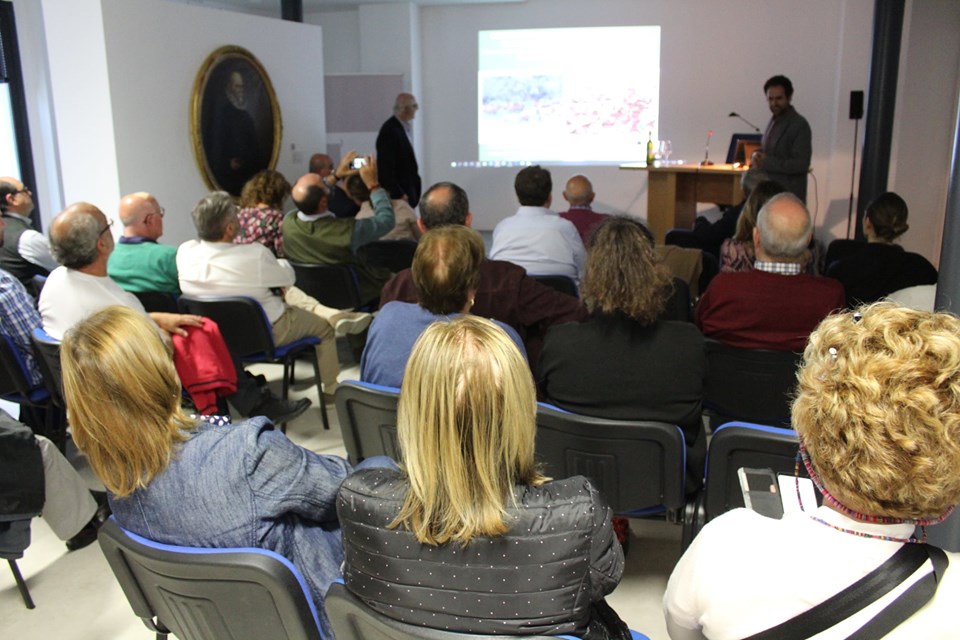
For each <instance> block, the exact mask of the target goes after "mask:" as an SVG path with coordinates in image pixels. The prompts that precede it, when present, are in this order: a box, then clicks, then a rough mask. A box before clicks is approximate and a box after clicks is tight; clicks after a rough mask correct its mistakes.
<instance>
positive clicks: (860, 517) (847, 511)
mask: <svg viewBox="0 0 960 640" xmlns="http://www.w3.org/2000/svg"><path fill="white" fill-rule="evenodd" d="M801 460H802V461H803V466H804V467H806V470H807V474H808V475H809V476H810V479H811V480H812V481H813V484H814V486H816V488H817V491H819V492H820V494H821V495H822V496H823V501H824V502H826V503H827V504H828V505H830V506H831V507H832V508H834V509H835V510H837V511H839V512H840V513H842V514H844V515H846V516H847V517H849V518H851V519H853V520H857V521H859V522H867V523H870V524H912V525H915V526H919V527H920V530H921V532H922V535H921V537H920V539H919V540H918V539H917V538H916V536H910V537H909V538H899V537H896V536H886V535H878V534H874V533H864V532H863V531H857V530H855V529H846V528H844V527H840V526H837V525H835V524H833V523H831V522H827V521H826V520H824V519H823V518H818V517H817V516H814V515H810V514H808V515H810V519H811V520H814V521H815V522H819V523H820V524H824V525H827V526H828V527H830V528H831V529H836V530H837V531H842V532H843V533H849V534H851V535H854V536H859V537H861V538H873V539H876V540H886V541H888V542H900V543H903V544H907V543H925V542H926V541H927V525H929V524H937V523H938V522H943V521H944V520H945V519H946V518H947V517H948V516H949V515H950V514H951V513H953V507H951V508H950V509H948V510H947V512H946V513H944V514H943V515H942V516H940V517H939V518H923V519H917V520H906V519H902V518H891V517H888V516H868V515H864V514H862V513H859V512H858V511H854V510H853V509H851V508H849V507H847V506H846V505H844V504H843V503H841V502H840V501H839V500H837V499H836V498H835V497H834V496H833V495H832V494H831V493H830V492H829V491H828V490H827V489H826V487H824V486H823V483H822V482H821V481H820V476H819V475H817V472H816V471H815V470H814V468H813V463H812V462H811V461H810V455H809V454H808V453H807V448H806V447H805V446H804V444H803V441H802V440H801V441H800V449H799V451H797V459H796V462H795V463H794V469H793V475H794V478H795V485H796V489H797V501H798V502H799V503H800V508H801V510H802V509H803V502H802V501H801V500H800V462H801Z"/></svg>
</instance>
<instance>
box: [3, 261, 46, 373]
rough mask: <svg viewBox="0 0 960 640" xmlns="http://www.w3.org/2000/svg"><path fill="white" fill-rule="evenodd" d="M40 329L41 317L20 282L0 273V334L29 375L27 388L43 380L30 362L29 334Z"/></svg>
mask: <svg viewBox="0 0 960 640" xmlns="http://www.w3.org/2000/svg"><path fill="white" fill-rule="evenodd" d="M40 326H41V322H40V313H39V312H37V310H36V308H35V307H34V303H33V298H31V297H30V294H29V293H27V290H26V289H25V288H24V286H23V285H22V284H20V281H19V280H17V279H16V278H14V277H13V276H11V275H10V274H9V273H7V272H6V271H3V270H0V333H3V334H4V335H5V336H7V337H9V338H10V339H11V340H12V341H13V343H14V344H15V345H16V348H17V351H18V352H19V353H20V357H21V358H23V360H24V361H25V363H26V365H27V371H28V372H29V375H28V378H29V379H30V384H31V385H33V386H39V385H40V384H41V383H42V382H43V376H42V375H41V374H40V369H39V368H38V367H37V363H36V361H35V360H34V359H33V345H32V344H31V343H30V334H32V333H33V330H34V329H38V328H40Z"/></svg>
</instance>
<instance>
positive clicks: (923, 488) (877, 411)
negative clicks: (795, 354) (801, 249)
mask: <svg viewBox="0 0 960 640" xmlns="http://www.w3.org/2000/svg"><path fill="white" fill-rule="evenodd" d="M803 360H804V362H803V366H802V368H801V370H800V372H799V373H798V375H797V379H798V384H797V397H796V400H795V401H794V403H793V412H792V415H793V425H794V427H795V428H796V431H797V435H798V436H799V440H800V455H799V456H798V465H799V464H804V465H805V466H806V469H807V471H808V472H809V475H810V477H811V478H812V479H813V480H814V484H815V485H816V486H817V488H818V489H819V490H820V492H821V494H822V495H823V506H821V507H819V508H816V509H809V510H807V511H795V512H792V513H787V514H786V515H784V516H783V518H782V519H781V520H774V519H772V518H767V517H764V516H761V515H759V514H758V513H755V512H753V511H749V510H747V509H735V510H733V511H730V512H728V513H725V514H723V515H722V516H720V517H718V518H715V519H714V520H712V521H711V522H709V523H708V524H707V525H706V527H704V529H703V530H702V531H701V532H700V534H699V535H698V536H697V537H696V538H695V539H694V541H693V543H692V544H691V545H690V547H689V548H688V549H687V551H686V553H685V554H684V555H683V557H682V558H681V559H680V562H679V563H678V564H677V566H676V568H675V569H674V572H673V575H672V576H671V577H670V581H669V583H668V585H667V591H666V594H665V596H664V611H665V614H666V618H667V629H668V630H669V631H670V637H671V638H674V639H675V640H676V639H682V640H689V639H693V638H697V639H699V638H710V639H718V638H723V639H726V638H744V637H749V636H752V635H754V634H757V633H758V632H762V631H764V630H765V629H770V628H775V627H777V626H778V625H780V624H783V623H785V622H786V623H787V624H794V623H793V621H792V619H793V618H794V617H796V616H798V615H800V614H803V613H805V612H807V611H808V610H809V609H811V607H812V605H813V604H816V603H822V602H826V601H830V606H835V607H838V610H840V611H842V612H843V614H844V615H843V616H840V618H842V619H841V621H840V622H838V623H836V624H835V625H833V626H832V627H831V628H830V631H829V632H827V633H824V634H820V635H818V636H817V637H818V638H819V637H824V638H846V637H848V636H850V637H852V636H851V634H853V633H854V632H855V631H857V630H858V629H860V628H861V627H863V626H864V625H866V624H868V623H869V622H870V621H871V619H872V618H873V616H875V615H878V612H880V611H882V610H886V611H885V612H886V613H889V612H890V611H891V610H892V608H891V604H892V603H893V601H894V599H895V598H896V597H897V596H899V595H900V593H901V592H902V591H903V590H904V589H905V588H906V586H908V585H911V584H916V583H917V581H918V580H920V579H921V578H924V577H925V576H926V575H928V574H929V573H930V569H929V567H930V560H926V556H923V560H924V561H922V564H919V566H912V567H911V568H910V570H909V571H908V572H906V573H905V574H904V575H907V576H909V577H908V578H907V579H906V580H904V579H903V578H902V577H899V578H896V579H890V578H889V577H888V578H887V580H888V582H889V584H888V585H887V586H888V587H889V588H890V589H891V590H890V591H889V592H887V591H886V590H885V591H883V592H881V593H878V594H877V595H878V600H877V602H876V603H874V604H873V605H871V607H869V608H867V609H864V610H861V611H859V612H851V611H848V610H846V609H845V608H844V607H843V606H842V605H840V604H838V602H837V600H832V598H833V596H835V595H836V594H838V593H840V592H842V591H844V590H845V589H847V588H848V587H850V586H851V585H853V584H854V583H857V582H858V581H860V580H861V579H863V578H864V577H865V576H867V575H868V574H870V573H871V572H873V571H874V570H876V569H877V568H878V567H880V566H881V565H883V564H885V563H886V562H887V561H888V560H890V559H891V558H892V557H893V556H894V555H895V554H898V553H900V552H902V551H904V549H903V548H904V547H908V546H911V545H913V544H916V543H921V542H924V541H925V538H926V533H925V529H923V527H925V526H926V525H928V524H932V523H936V522H939V521H941V520H942V519H943V518H945V517H946V516H948V515H949V514H950V513H951V512H952V511H953V509H954V505H956V504H957V503H960V319H958V318H957V317H956V316H954V315H952V314H949V313H929V312H923V311H913V310H910V309H905V308H901V307H897V306H895V305H893V304H892V303H877V304H874V305H870V306H865V307H861V308H859V309H858V310H857V311H854V312H847V313H841V314H838V315H834V316H830V317H828V318H826V319H825V320H824V321H823V322H821V323H820V326H819V327H818V328H817V329H816V331H814V332H813V334H812V335H811V336H810V341H809V343H808V344H807V347H806V350H805V351H804V355H803ZM917 526H920V528H921V531H922V533H920V534H917V533H916V528H917ZM906 550H907V551H914V549H906ZM916 551H918V552H919V553H924V554H928V555H929V556H930V557H931V558H933V557H936V556H938V554H939V551H938V550H936V549H933V550H927V549H926V548H921V549H916ZM945 555H946V556H947V558H948V563H947V568H946V570H944V571H943V573H942V574H941V575H939V576H938V579H937V586H936V587H935V594H934V595H933V597H932V599H931V600H929V602H926V604H925V605H924V606H922V608H919V610H917V611H916V613H914V614H913V615H911V616H910V617H908V618H906V619H905V620H903V621H902V622H900V624H899V625H898V626H896V627H895V629H893V631H890V632H888V633H887V634H886V635H883V636H882V637H884V638H890V639H893V638H898V639H899V638H927V639H943V640H946V639H947V638H954V637H956V624H955V618H956V614H955V608H956V603H957V602H960V579H958V577H957V576H958V574H957V571H958V570H957V569H956V567H957V566H958V563H960V553H946V554H945ZM898 566H899V565H898ZM733 568H735V570H733ZM891 574H893V575H895V574H896V571H894V570H893V569H892V568H891V569H888V573H887V576H889V575H891ZM783 576H789V579H788V580H784V579H783ZM773 583H776V588H775V589H771V588H770V585H771V584H773ZM884 594H885V595H884ZM923 602H924V600H922V599H921V600H920V602H919V604H918V605H917V606H918V607H920V604H922V603H923ZM897 619H898V620H899V618H897ZM787 621H790V622H787ZM796 624H799V623H796ZM857 637H860V636H859V635H858V636H857ZM865 637H867V636H865ZM869 637H880V636H879V635H876V634H874V635H870V636H869Z"/></svg>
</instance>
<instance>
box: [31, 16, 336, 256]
mask: <svg viewBox="0 0 960 640" xmlns="http://www.w3.org/2000/svg"><path fill="white" fill-rule="evenodd" d="M42 2H43V17H44V25H43V26H44V33H43V34H40V35H42V36H44V37H45V40H46V44H47V55H48V57H49V70H50V75H49V78H50V85H51V87H52V102H53V105H54V114H55V124H56V144H54V145H50V148H45V149H42V151H43V153H44V154H45V156H49V154H51V153H54V154H58V159H59V166H60V172H61V176H62V184H63V189H62V196H61V202H60V203H57V204H58V206H57V208H54V209H53V210H52V211H45V217H47V218H48V219H49V217H51V216H52V215H54V214H56V212H57V210H58V209H59V207H62V206H63V204H64V203H70V202H74V201H77V200H88V201H91V202H93V203H94V204H96V205H97V206H99V207H100V208H101V209H103V211H104V213H106V214H107V216H115V212H116V207H117V204H118V202H119V199H120V197H121V196H122V195H123V194H126V193H130V192H133V191H150V192H152V193H153V194H155V195H156V196H157V198H158V199H159V201H160V203H161V204H162V205H163V206H164V207H165V208H166V210H167V217H166V219H165V235H164V239H163V241H164V242H166V243H169V244H179V243H180V242H183V241H184V240H187V239H189V238H192V237H194V236H195V233H194V230H193V225H192V223H191V222H190V211H191V209H192V208H193V205H194V204H195V203H196V202H197V200H199V199H200V198H201V197H202V196H203V195H204V194H205V193H206V192H207V190H208V189H207V187H206V185H205V184H204V182H203V179H202V178H201V175H200V171H199V169H198V168H197V163H196V160H195V158H194V154H193V149H192V146H191V141H190V120H189V118H190V98H191V92H192V89H193V83H194V80H195V78H196V74H197V71H198V70H199V69H200V66H201V64H202V63H203V61H204V60H205V58H206V57H207V55H208V54H210V53H211V52H212V51H213V50H214V49H216V48H218V47H220V46H223V45H227V44H233V45H239V46H241V47H244V48H246V49H247V50H249V51H250V52H251V53H253V55H254V56H256V57H257V59H258V60H260V62H261V64H263V66H264V68H265V69H266V71H267V73H268V74H269V76H270V78H271V80H272V82H273V86H274V90H275V91H276V94H277V101H278V103H279V104H280V110H281V115H282V119H283V138H282V144H281V150H280V157H279V159H278V162H277V170H279V171H280V172H282V173H284V174H285V175H286V176H287V178H288V179H290V180H291V181H292V180H295V179H296V178H297V177H299V176H300V175H302V174H303V173H304V172H305V171H306V163H307V160H308V159H309V154H310V153H311V152H312V151H313V150H314V149H322V148H324V147H325V146H326V134H325V125H324V108H323V44H322V37H321V29H320V28H319V27H317V26H314V25H306V24H297V23H292V22H285V21H282V20H280V19H278V18H263V17H257V16H250V15H244V14H241V13H236V12H232V11H221V10H215V9H208V8H203V7H196V6H187V5H182V4H179V3H171V2H164V1H161V0H137V2H130V1H129V0H42ZM18 4H20V3H18ZM18 26H19V23H18ZM23 37H24V36H23V34H22V35H21V38H23ZM27 37H28V38H29V37H31V36H30V34H27ZM33 37H34V38H38V35H37V34H33ZM278 43H282V46H278ZM304 61H312V63H311V64H304ZM34 99H36V98H35V97H34ZM114 132H116V136H115V135H114ZM32 133H33V134H34V135H36V132H35V131H32ZM292 145H296V150H295V151H294V150H293V149H292V148H291V146H292ZM36 146H37V145H35V147H36ZM40 146H41V147H42V146H43V145H40ZM45 160H46V157H43V158H40V159H39V160H38V163H43V162H44V161H45ZM115 231H117V232H118V231H119V229H115Z"/></svg>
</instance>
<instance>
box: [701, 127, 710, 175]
mask: <svg viewBox="0 0 960 640" xmlns="http://www.w3.org/2000/svg"><path fill="white" fill-rule="evenodd" d="M712 137H713V130H712V129H711V130H710V131H707V146H706V149H704V153H703V162H701V163H700V166H701V167H706V166H709V165H711V164H713V160H711V159H710V138H712Z"/></svg>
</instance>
